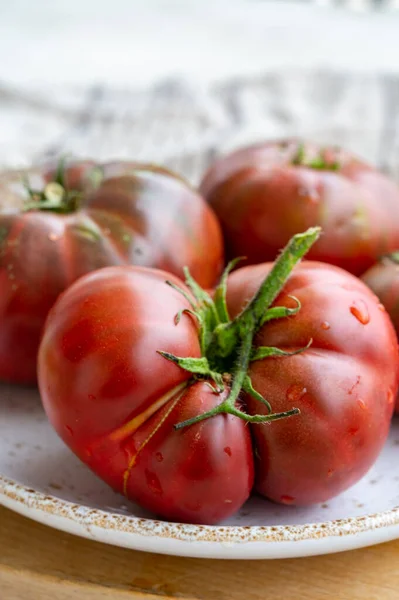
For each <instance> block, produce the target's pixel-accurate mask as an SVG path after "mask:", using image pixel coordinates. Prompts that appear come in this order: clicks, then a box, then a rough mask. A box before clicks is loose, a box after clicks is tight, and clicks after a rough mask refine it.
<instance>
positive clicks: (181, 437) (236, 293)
mask: <svg viewBox="0 0 399 600" xmlns="http://www.w3.org/2000/svg"><path fill="white" fill-rule="evenodd" d="M287 257H288V258H287ZM291 257H292V254H290V253H289V252H288V253H283V255H281V257H280V259H279V261H280V263H279V270H278V272H279V275H278V277H276V270H275V269H274V270H272V271H271V265H270V264H261V265H257V266H252V267H246V268H242V269H238V270H237V271H235V272H234V273H233V274H232V275H231V276H230V277H229V279H228V282H227V304H224V302H223V301H221V299H222V297H223V289H222V288H221V287H219V288H217V291H216V292H215V295H214V301H213V302H212V301H211V300H210V298H209V297H208V296H204V295H203V294H202V292H198V290H197V289H196V288H195V286H194V287H193V286H192V285H190V281H189V280H187V285H189V287H190V289H191V290H192V292H193V294H194V295H195V296H196V297H197V299H199V301H198V302H197V303H196V302H195V301H194V298H193V296H192V294H191V291H190V290H189V289H188V288H187V287H185V285H184V284H183V283H182V282H180V281H179V280H178V279H177V278H174V277H171V276H168V275H167V274H166V273H164V272H162V271H158V270H152V269H145V268H138V267H124V268H121V267H113V268H108V269H103V270H100V271H98V272H96V273H92V274H90V275H87V276H85V277H83V278H82V279H80V280H79V281H78V282H76V283H75V284H73V285H72V286H71V287H70V288H69V289H68V290H67V291H66V292H65V293H64V294H63V295H62V296H61V297H60V299H59V300H58V302H57V303H56V305H55V306H54V308H53V309H52V311H51V312H50V315H49V318H48V320H47V324H46V327H45V331H44V335H43V340H42V343H41V347H40V352H39V385H40V391H41V395H42V400H43V404H44V407H45V410H46V412H47V415H48V417H49V419H50V422H51V423H52V424H53V426H54V427H55V429H56V431H57V432H58V434H59V435H60V436H61V438H62V439H63V440H64V441H65V442H66V444H67V445H68V446H69V447H70V448H71V449H72V450H73V451H74V452H75V453H76V454H77V455H78V456H79V458H80V459H81V460H82V461H84V462H85V463H86V464H88V465H89V467H90V468H91V469H92V470H93V471H95V472H96V473H97V474H98V475H99V476H100V477H101V478H102V479H104V480H105V481H106V482H107V483H108V484H110V485H111V486H112V487H113V488H114V489H115V490H117V491H119V492H121V493H124V494H125V495H126V496H127V497H128V498H129V499H131V500H134V501H136V502H138V503H140V504H141V505H142V506H144V507H146V508H148V509H150V510H151V511H153V512H154V513H156V514H158V515H160V516H162V517H164V518H167V519H173V520H179V521H189V522H196V523H215V522H217V521H219V520H221V519H223V518H226V517H228V516H229V515H231V514H232V513H234V512H235V511H237V510H238V508H239V507H240V506H241V505H242V504H243V502H244V501H245V500H246V499H247V498H248V496H249V494H250V492H251V489H252V486H253V477H254V471H255V488H256V490H257V491H258V492H259V493H261V494H262V495H264V496H266V497H267V498H270V499H272V500H274V501H277V502H282V503H287V504H298V505H304V504H310V503H314V502H323V501H326V500H328V499H329V498H331V497H333V496H335V495H336V494H338V493H340V492H341V491H343V490H345V489H346V488H347V487H349V486H350V485H352V484H354V483H355V482H356V481H357V480H358V479H359V478H360V477H362V475H363V474H364V473H365V472H366V471H367V470H368V469H369V468H370V467H371V465H372V464H373V463H374V461H375V459H376V457H377V455H378V453H379V452H380V450H381V448H382V446H383V444H384V442H385V440H386V437H387V434H388V430H389V425H390V420H391V417H392V413H393V409H394V399H395V397H396V394H397V389H398V370H399V354H398V345H397V340H396V335H395V331H394V329H393V327H392V324H391V322H390V320H389V318H388V316H387V313H386V312H384V311H382V310H381V308H380V305H379V302H378V300H377V298H376V297H375V295H374V294H373V293H372V292H371V291H370V290H369V289H368V288H367V287H366V286H365V285H364V284H363V283H362V282H361V281H360V280H358V279H357V278H355V277H354V276H352V275H350V274H349V273H347V272H345V271H343V270H341V269H339V268H337V267H334V266H330V265H327V264H321V263H315V262H305V263H303V264H302V265H299V266H297V267H295V269H294V270H293V271H292V273H291V275H290V276H289V277H288V279H287V271H285V276H284V277H285V280H286V283H285V285H284V277H283V278H281V273H282V267H281V264H282V262H281V261H284V260H286V259H287V260H288V261H290V260H291ZM286 265H287V262H286V263H285V266H286ZM290 268H292V264H291V267H290ZM166 278H169V279H171V280H172V283H173V284H174V285H175V286H176V285H177V286H180V288H181V289H182V290H183V291H184V296H185V297H183V296H182V295H181V294H179V292H178V291H177V290H176V289H175V288H174V287H171V286H167V285H165V283H164V280H165V279H166ZM277 279H278V281H279V283H278V285H277V284H276V281H277ZM276 285H277V287H274V288H273V286H276ZM271 288H273V289H274V290H275V291H276V290H277V293H274V292H273V293H272V294H271V295H270V289H271ZM259 290H260V291H259ZM278 290H280V293H278ZM259 294H260V295H259ZM265 294H266V296H265ZM255 295H256V296H255ZM266 297H267V298H268V299H267V302H266V300H265V298H266ZM253 298H254V299H253ZM251 299H252V300H251ZM265 302H266V305H265V306H264V307H263V304H264V303H265ZM226 308H227V312H228V313H229V315H227V312H226ZM182 309H183V310H185V311H194V312H190V313H188V314H185V313H181V312H179V311H181V310H182ZM242 311H243V312H242ZM176 314H179V317H180V319H179V318H178V319H176V318H175V317H176ZM195 315H196V316H195ZM238 315H239V316H238ZM229 317H231V318H234V317H237V318H236V319H234V320H233V321H231V320H230V319H229ZM199 334H200V335H199ZM248 344H249V345H248ZM158 351H164V352H167V353H168V355H167V357H168V358H169V360H166V358H165V357H166V355H161V354H159V353H158ZM190 357H191V360H190V361H187V360H185V359H187V358H190ZM193 373H196V374H194V375H193ZM250 380H251V381H252V386H253V389H254V390H256V392H255V393H254V392H253V389H252V390H251V386H250V383H249V381H250ZM209 384H211V385H212V386H213V387H214V389H213V390H212V389H211V387H210V385H209ZM218 387H219V389H217V388H218ZM240 390H241V392H240ZM259 394H260V395H261V396H262V397H263V398H260V396H259ZM229 400H230V402H229ZM231 401H233V404H232V402H231ZM266 401H268V402H269V403H270V404H271V406H272V408H273V410H274V411H275V412H277V413H278V414H277V415H275V413H272V415H270V414H269V409H268V407H267V405H266V404H265V402H266ZM293 408H296V409H299V410H300V414H295V415H294V416H290V417H287V418H285V419H281V420H278V421H275V422H263V421H267V420H268V419H272V418H276V417H282V416H284V414H281V413H286V412H287V411H291V409H293ZM245 411H246V412H245ZM204 413H206V414H204ZM273 415H274V416H273ZM206 417H207V418H206ZM193 419H194V423H193ZM201 419H202V420H201ZM246 420H248V421H250V424H249V425H248V424H247V423H246ZM187 421H189V423H187ZM182 422H183V424H182ZM260 422H261V424H260ZM190 423H191V424H190ZM176 424H180V425H179V427H181V428H179V429H176V428H175V427H174V425H176Z"/></svg>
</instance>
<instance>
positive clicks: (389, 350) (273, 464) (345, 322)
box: [227, 262, 399, 505]
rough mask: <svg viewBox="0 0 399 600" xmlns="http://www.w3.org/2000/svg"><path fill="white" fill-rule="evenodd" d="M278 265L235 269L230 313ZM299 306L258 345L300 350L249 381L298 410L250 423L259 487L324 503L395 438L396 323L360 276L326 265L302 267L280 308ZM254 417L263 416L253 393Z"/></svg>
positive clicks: (277, 405)
mask: <svg viewBox="0 0 399 600" xmlns="http://www.w3.org/2000/svg"><path fill="white" fill-rule="evenodd" d="M270 268H271V265H270V264H269V265H268V264H262V265H256V266H252V267H244V268H242V269H239V270H237V271H236V272H235V273H233V274H232V275H231V276H230V279H229V283H228V294H227V301H228V306H229V309H230V313H231V315H232V316H234V315H235V314H237V313H238V312H239V311H240V310H241V308H242V307H243V306H244V305H245V303H246V301H247V300H248V298H249V297H251V296H252V295H253V293H254V292H255V291H256V290H257V289H258V288H259V285H260V283H261V282H262V280H263V278H264V277H265V274H266V273H267V272H268V271H269V270H270ZM289 295H293V296H295V297H296V298H297V299H298V300H299V301H300V302H301V305H302V308H301V310H300V311H299V312H298V313H297V314H296V315H295V316H291V317H289V318H288V319H280V320H276V321H272V322H270V323H268V324H266V325H265V326H264V327H263V328H262V329H261V330H260V332H259V333H258V335H257V339H256V344H259V345H268V346H277V347H279V348H283V349H286V350H295V349H298V348H301V347H304V346H306V344H307V343H308V342H309V340H310V339H312V340H313V342H312V345H311V347H310V348H309V349H308V350H306V351H305V352H303V353H302V354H297V355H295V356H291V357H278V358H268V359H265V360H262V361H256V362H254V363H253V364H252V366H251V373H250V375H251V377H252V383H253V385H254V387H255V389H256V390H257V391H258V392H260V393H261V394H262V395H263V396H264V398H266V399H268V400H269V402H270V403H271V405H272V407H273V410H274V411H285V410H289V409H291V408H293V407H296V408H299V409H300V411H301V413H300V415H298V416H293V417H290V418H288V419H283V420H281V421H276V422H275V423H272V424H269V425H252V426H251V429H252V433H253V439H254V444H255V447H256V450H257V453H256V456H257V458H256V462H255V470H256V489H257V490H258V492H260V493H261V494H262V495H264V496H266V497H268V498H270V499H272V500H274V501H276V502H283V503H287V504H297V505H307V504H312V503H316V502H324V501H326V500H328V499H330V498H332V497H334V496H336V495H337V494H339V493H340V492H342V491H343V490H345V489H346V488H348V487H349V486H351V485H353V484H354V483H355V482H356V481H358V480H359V479H360V478H361V477H362V476H363V475H364V474H365V473H366V472H367V471H368V469H369V468H370V467H371V466H372V464H373V463H374V461H375V459H376V458H377V456H378V454H379V452H380V450H381V448H382V446H383V444H384V442H385V440H386V437H387V435H388V430H389V425H390V421H391V417H392V413H393V409H394V400H395V397H396V394H397V389H398V381H399V380H398V377H399V353H398V345H397V340H396V336H395V332H394V330H393V327H392V325H391V323H390V321H389V318H388V316H387V314H386V313H385V312H384V311H382V310H381V308H380V305H379V302H378V299H377V298H376V297H375V296H374V294H373V293H372V292H370V290H368V289H367V288H366V286H365V285H364V284H363V283H362V282H361V281H360V280H358V279H357V278H355V277H353V276H351V275H350V274H349V273H346V272H345V271H343V270H341V269H339V268H336V267H333V266H330V265H326V264H322V263H315V262H304V263H302V264H301V265H300V266H298V267H296V268H295V269H294V271H293V273H292V275H291V277H290V279H289V281H288V283H287V285H286V286H285V288H284V290H283V292H282V293H281V294H280V296H279V297H278V298H277V300H276V305H283V306H295V303H294V301H293V300H292V299H290V298H289V297H288V296H289ZM244 401H245V404H246V405H247V408H248V411H249V412H250V413H251V414H255V413H261V414H263V413H265V411H264V410H263V407H262V405H260V404H259V402H256V401H254V400H253V399H251V398H249V397H246V398H245V400H244Z"/></svg>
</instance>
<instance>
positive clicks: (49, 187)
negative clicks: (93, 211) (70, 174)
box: [23, 156, 104, 214]
mask: <svg viewBox="0 0 399 600" xmlns="http://www.w3.org/2000/svg"><path fill="white" fill-rule="evenodd" d="M103 176H104V175H103V172H102V169H101V167H99V166H97V167H93V168H92V169H91V171H89V173H88V175H87V179H88V183H89V185H90V186H91V189H94V188H96V187H98V185H99V184H100V183H101V181H102V179H103ZM23 183H24V187H25V189H26V191H27V193H28V199H27V201H26V202H25V205H24V207H23V211H24V212H29V211H33V210H39V211H49V212H54V213H58V214H69V213H74V212H76V211H77V210H79V208H80V205H81V202H82V198H83V191H82V190H77V189H72V188H69V187H68V184H67V178H66V158H65V157H64V156H63V157H61V158H60V160H59V161H58V164H57V168H56V171H55V174H54V178H53V180H52V181H49V182H48V183H47V184H46V185H45V186H44V188H43V190H35V189H33V188H32V187H31V186H30V185H29V183H28V182H27V181H24V182H23Z"/></svg>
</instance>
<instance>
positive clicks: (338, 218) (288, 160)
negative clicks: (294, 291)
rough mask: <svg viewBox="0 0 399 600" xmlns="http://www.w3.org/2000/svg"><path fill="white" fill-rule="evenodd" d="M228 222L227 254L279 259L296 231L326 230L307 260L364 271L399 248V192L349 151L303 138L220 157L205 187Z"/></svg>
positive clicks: (259, 259)
mask: <svg viewBox="0 0 399 600" xmlns="http://www.w3.org/2000/svg"><path fill="white" fill-rule="evenodd" d="M200 190H201V192H202V194H203V195H204V196H205V197H206V198H207V200H208V202H209V203H210V205H211V206H212V207H213V208H214V210H215V212H216V214H217V215H218V217H219V220H220V222H221V225H222V229H223V232H224V236H225V241H226V250H227V253H228V256H229V257H231V258H234V257H236V256H246V257H247V258H248V261H249V263H260V262H264V261H267V260H273V259H274V257H275V256H276V252H277V251H278V250H279V248H281V247H282V246H283V245H284V244H285V243H286V242H287V241H288V240H289V238H290V237H291V236H292V235H293V234H294V233H296V232H297V231H303V230H304V229H306V228H307V227H310V226H314V225H320V226H321V227H322V230H323V235H322V236H321V237H320V239H319V241H318V242H317V243H316V244H315V245H314V247H313V248H312V249H311V250H310V252H309V256H308V258H309V259H312V260H320V261H323V262H327V263H331V264H334V265H337V266H340V267H342V268H344V269H346V270H347V271H350V272H351V273H354V274H355V275H360V274H362V273H363V272H364V271H365V270H366V269H368V268H369V267H370V266H371V265H372V264H374V262H375V261H376V259H377V258H378V257H379V256H380V255H381V254H384V253H386V252H391V251H393V250H394V249H396V248H397V247H399V220H397V219H393V218H392V215H394V214H396V211H397V206H398V204H399V188H398V187H397V185H396V184H395V183H394V182H393V181H391V180H389V179H388V178H387V177H386V176H385V175H383V174H382V173H380V172H379V171H377V170H376V169H375V168H373V167H371V166H370V165H368V164H366V163H365V162H363V161H361V160H359V159H358V158H356V157H355V156H353V155H352V154H351V153H349V152H346V151H344V150H339V149H337V148H325V149H324V148H322V147H320V146H317V145H316V144H310V143H300V142H298V141H297V140H286V141H275V142H267V143H263V144H258V145H254V146H250V147H248V148H244V149H241V150H238V151H236V152H233V153H232V154H229V155H227V156H225V157H222V158H220V159H219V160H216V162H215V163H214V164H213V165H212V166H211V167H210V169H209V171H208V172H207V174H206V175H205V177H204V179H203V181H202V184H201V186H200Z"/></svg>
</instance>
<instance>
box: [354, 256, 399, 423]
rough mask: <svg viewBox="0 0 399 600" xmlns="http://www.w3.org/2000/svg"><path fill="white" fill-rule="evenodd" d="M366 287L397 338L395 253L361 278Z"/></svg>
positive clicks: (398, 297) (398, 404)
mask: <svg viewBox="0 0 399 600" xmlns="http://www.w3.org/2000/svg"><path fill="white" fill-rule="evenodd" d="M362 279H363V281H364V282H365V284H366V285H368V286H369V287H370V288H371V289H372V290H373V292H374V293H375V294H376V295H377V296H378V298H379V299H380V300H381V303H382V304H381V307H383V308H385V309H386V311H387V312H388V315H389V316H390V317H391V320H392V323H393V325H394V327H395V330H396V334H397V335H398V336H399V255H398V253H397V252H394V253H392V254H389V255H387V256H384V257H382V258H381V259H380V260H379V261H378V263H376V264H375V265H374V266H373V267H371V269H369V270H368V271H366V273H364V275H363V277H362ZM395 411H396V412H397V413H399V398H397V399H396V409H395Z"/></svg>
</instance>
